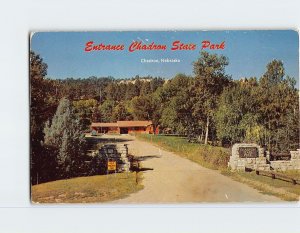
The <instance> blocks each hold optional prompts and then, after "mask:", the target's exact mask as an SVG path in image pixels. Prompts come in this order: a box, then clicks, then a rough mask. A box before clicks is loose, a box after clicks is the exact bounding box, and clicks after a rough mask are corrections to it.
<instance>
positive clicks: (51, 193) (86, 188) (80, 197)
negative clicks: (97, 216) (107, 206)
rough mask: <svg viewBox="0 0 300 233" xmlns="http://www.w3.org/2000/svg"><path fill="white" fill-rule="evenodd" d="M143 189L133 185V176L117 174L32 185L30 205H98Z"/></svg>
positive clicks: (140, 185)
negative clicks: (31, 203)
mask: <svg viewBox="0 0 300 233" xmlns="http://www.w3.org/2000/svg"><path fill="white" fill-rule="evenodd" d="M140 176H141V175H140V174H139V175H138V178H139V180H140V179H141V177H140ZM142 188H143V185H142V184H140V182H139V183H138V184H136V175H135V173H129V174H126V173H117V174H110V175H102V176H89V177H77V178H73V179H67V180H58V181H52V182H48V183H43V184H39V185H33V186H32V188H31V198H32V202H33V203H97V202H98V203H99V202H106V201H112V200H116V199H120V198H124V197H126V196H128V195H129V194H131V193H134V192H137V191H139V190H141V189H142Z"/></svg>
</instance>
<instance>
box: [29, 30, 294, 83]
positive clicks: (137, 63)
mask: <svg viewBox="0 0 300 233" xmlns="http://www.w3.org/2000/svg"><path fill="white" fill-rule="evenodd" d="M177 40H179V41H180V42H182V43H185V44H190V43H193V44H196V49H195V50H175V51H173V50H171V47H172V43H173V42H174V41H177ZM204 40H208V41H210V42H211V43H212V44H220V43H222V42H223V41H224V44H225V47H224V49H219V50H214V49H209V48H206V49H203V50H202V48H201V47H202V41H204ZM298 40H299V38H298V33H297V32H296V31H292V30H273V31H272V30H265V31H255V30H249V31H156V32H155V31H152V32H151V31H150V32H147V31H132V32H130V31H124V32H122V31H114V32H37V33H34V34H33V35H32V38H31V48H30V49H31V50H33V51H34V52H35V53H37V54H40V56H41V57H42V58H43V61H44V62H45V63H47V65H48V75H47V76H48V77H50V78H60V79H65V78H70V77H73V78H88V77H90V76H97V77H106V76H112V77H114V78H131V77H134V76H136V75H139V76H148V75H151V76H160V77H164V78H172V77H174V76H175V75H176V74H178V73H184V74H186V75H192V74H193V62H194V61H196V60H197V59H198V58H199V56H200V52H201V51H207V52H209V53H217V54H222V55H224V56H226V57H228V59H229V65H228V66H227V67H226V73H227V74H229V75H231V76H232V78H233V79H240V78H242V77H257V78H259V77H261V76H262V74H263V73H264V72H265V71H266V65H267V64H268V63H269V62H270V61H272V60H273V59H279V60H282V61H283V63H284V67H285V71H286V74H287V75H289V76H291V77H294V78H295V79H296V80H297V86H298V85H299V81H298V80H299V60H298V59H299V42H298ZM89 41H93V42H94V44H101V43H102V44H105V45H108V44H111V45H117V44H124V50H122V51H92V52H86V51H85V47H86V43H87V42H89ZM134 41H141V42H142V43H143V44H150V43H152V42H154V43H155V44H164V45H167V49H166V50H165V51H157V50H151V51H150V50H146V51H145V50H139V51H134V52H129V50H128V48H129V45H130V44H131V43H132V42H134ZM161 58H168V59H179V60H180V62H179V63H142V62H141V59H159V60H160V59H161Z"/></svg>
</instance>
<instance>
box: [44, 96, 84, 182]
mask: <svg viewBox="0 0 300 233" xmlns="http://www.w3.org/2000/svg"><path fill="white" fill-rule="evenodd" d="M44 133H45V140H44V141H45V144H46V145H48V146H52V147H56V148H57V150H58V153H57V154H56V155H55V158H53V159H55V161H56V163H57V165H58V168H59V173H60V177H61V178H63V177H72V176H76V175H77V174H78V172H79V170H80V167H81V164H82V160H81V159H82V156H83V155H84V149H85V148H84V147H85V141H84V136H83V134H82V132H81V126H80V123H79V120H78V119H76V115H75V113H74V111H73V109H72V105H71V103H70V101H69V100H67V99H65V98H63V99H62V100H61V101H60V103H59V105H58V107H57V110H56V113H55V115H54V116H53V118H52V121H51V125H50V124H49V123H48V124H46V126H45V128H44Z"/></svg>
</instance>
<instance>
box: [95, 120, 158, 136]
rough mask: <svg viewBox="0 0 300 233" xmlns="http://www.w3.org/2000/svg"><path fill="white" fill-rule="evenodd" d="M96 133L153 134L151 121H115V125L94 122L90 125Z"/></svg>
mask: <svg viewBox="0 0 300 233" xmlns="http://www.w3.org/2000/svg"><path fill="white" fill-rule="evenodd" d="M91 128H92V130H95V131H96V132H97V133H108V134H109V133H111V134H130V133H146V134H153V132H154V128H153V124H152V121H117V122H116V123H102V122H95V123H92V125H91Z"/></svg>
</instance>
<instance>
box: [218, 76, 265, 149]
mask: <svg viewBox="0 0 300 233" xmlns="http://www.w3.org/2000/svg"><path fill="white" fill-rule="evenodd" d="M257 89H258V83H257V81H256V79H255V78H250V79H249V80H248V79H245V80H241V81H236V82H235V83H233V84H232V85H230V86H228V87H227V88H225V90H224V91H223V93H222V94H221V95H220V98H219V101H218V108H217V110H216V113H215V115H214V119H215V122H216V129H217V136H218V138H219V139H220V140H221V141H222V143H223V144H227V143H230V144H233V143H236V142H244V141H248V142H249V141H250V142H257V143H259V142H260V137H261V126H260V125H259V124H258V113H257V112H258V100H257Z"/></svg>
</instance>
